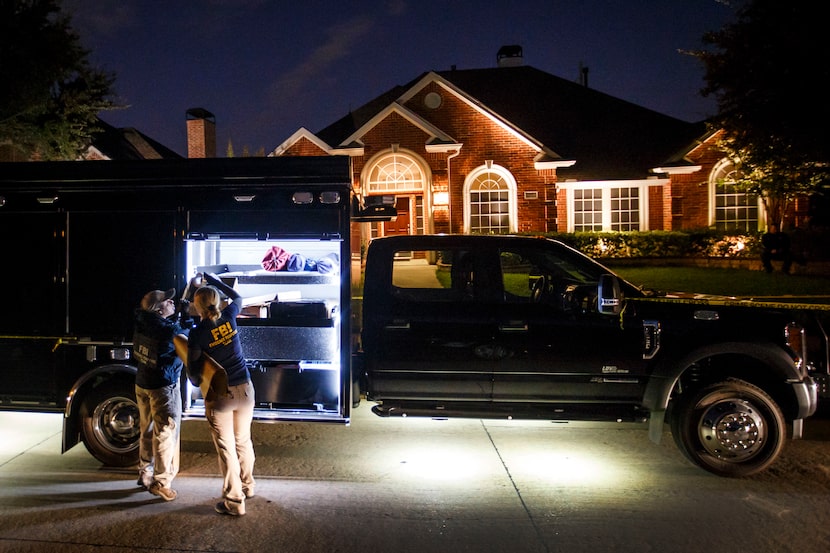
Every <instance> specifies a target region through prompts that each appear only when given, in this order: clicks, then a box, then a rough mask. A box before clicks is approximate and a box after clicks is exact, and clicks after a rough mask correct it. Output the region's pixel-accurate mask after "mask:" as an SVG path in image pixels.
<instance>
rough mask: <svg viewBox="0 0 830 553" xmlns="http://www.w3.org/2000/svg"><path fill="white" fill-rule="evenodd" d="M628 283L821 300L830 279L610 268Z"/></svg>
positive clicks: (829, 295) (829, 298)
mask: <svg viewBox="0 0 830 553" xmlns="http://www.w3.org/2000/svg"><path fill="white" fill-rule="evenodd" d="M610 268H612V269H614V270H615V271H616V272H617V274H619V275H620V276H622V277H623V278H625V279H626V280H628V281H629V282H631V283H633V284H636V285H638V286H643V287H645V288H652V289H655V290H662V291H677V292H700V293H704V294H722V295H727V296H795V297H803V296H825V298H824V301H822V303H828V302H830V278H828V277H821V276H814V275H785V274H783V273H780V272H775V273H772V274H767V273H765V272H764V271H749V270H744V269H707V268H699V267H617V268H614V267H610Z"/></svg>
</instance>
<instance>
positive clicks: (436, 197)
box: [432, 192, 450, 205]
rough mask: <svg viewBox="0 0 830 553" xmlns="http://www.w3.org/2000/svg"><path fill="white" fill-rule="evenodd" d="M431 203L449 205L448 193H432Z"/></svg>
mask: <svg viewBox="0 0 830 553" xmlns="http://www.w3.org/2000/svg"><path fill="white" fill-rule="evenodd" d="M432 205H450V193H449V192H436V193H435V194H433V195H432Z"/></svg>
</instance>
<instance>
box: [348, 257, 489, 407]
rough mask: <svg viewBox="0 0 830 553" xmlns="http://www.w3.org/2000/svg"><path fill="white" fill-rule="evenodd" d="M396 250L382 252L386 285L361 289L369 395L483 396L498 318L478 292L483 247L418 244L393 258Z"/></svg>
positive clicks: (414, 397)
mask: <svg viewBox="0 0 830 553" xmlns="http://www.w3.org/2000/svg"><path fill="white" fill-rule="evenodd" d="M397 254H398V252H393V253H391V254H390V255H391V256H392V257H390V258H389V259H388V261H389V263H388V266H389V268H390V269H391V274H390V275H389V278H390V279H391V287H390V285H389V284H388V283H387V284H384V285H382V286H379V287H377V288H375V289H371V290H366V296H367V298H366V300H365V301H371V302H373V305H372V306H368V307H367V308H366V309H364V325H365V327H364V335H363V336H364V347H365V348H366V351H367V363H369V364H370V366H369V377H370V379H371V385H370V387H371V390H372V394H373V398H374V399H387V400H392V399H410V400H435V401H490V399H491V396H492V386H493V384H492V378H493V368H494V364H495V362H496V361H495V357H494V355H493V352H492V350H491V349H490V348H489V344H490V342H491V341H492V338H491V337H492V335H493V333H494V332H495V331H496V329H497V319H496V317H495V315H494V313H493V310H492V309H491V306H490V305H489V303H488V301H486V298H485V296H486V294H485V288H486V287H487V283H488V278H487V274H486V267H485V258H486V255H485V253H484V252H482V251H477V250H475V249H471V248H469V247H465V246H459V247H450V248H446V249H441V250H438V249H432V250H429V249H421V250H418V251H414V252H413V256H412V258H411V259H408V260H402V259H396V260H395V261H392V259H393V258H394V257H398V256H397ZM376 262H377V264H376V267H377V266H378V265H381V264H382V262H381V261H380V260H379V259H376ZM370 296H371V297H370ZM380 304H383V306H380ZM367 312H368V313H370V314H371V315H370V317H373V319H371V320H367V318H366V313H367ZM375 317H377V318H375Z"/></svg>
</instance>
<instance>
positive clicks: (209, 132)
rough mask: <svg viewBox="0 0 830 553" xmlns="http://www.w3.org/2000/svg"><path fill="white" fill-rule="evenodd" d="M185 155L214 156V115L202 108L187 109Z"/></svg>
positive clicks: (190, 156)
mask: <svg viewBox="0 0 830 553" xmlns="http://www.w3.org/2000/svg"><path fill="white" fill-rule="evenodd" d="M187 157H189V158H193V157H201V158H204V157H216V117H214V115H213V114H212V113H211V112H209V111H208V110H206V109H204V108H190V109H189V110H187Z"/></svg>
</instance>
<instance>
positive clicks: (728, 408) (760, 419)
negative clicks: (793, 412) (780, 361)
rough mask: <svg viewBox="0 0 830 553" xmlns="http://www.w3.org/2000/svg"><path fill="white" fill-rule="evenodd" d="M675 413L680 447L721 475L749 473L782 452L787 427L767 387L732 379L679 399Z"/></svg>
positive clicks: (673, 420)
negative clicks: (765, 390)
mask: <svg viewBox="0 0 830 553" xmlns="http://www.w3.org/2000/svg"><path fill="white" fill-rule="evenodd" d="M676 407H677V408H676V409H674V414H673V415H672V417H671V431H672V437H673V438H674V441H675V443H676V444H677V447H678V448H679V449H680V451H681V452H683V454H684V455H685V456H686V457H687V458H688V459H689V460H690V461H691V462H692V463H694V464H696V465H697V466H699V467H701V468H703V469H705V470H707V471H709V472H711V473H713V474H717V475H719V476H732V477H741V476H749V475H751V474H755V473H757V472H760V471H762V470H764V469H766V468H767V467H769V466H770V465H771V464H772V463H773V461H775V459H776V458H777V457H778V454H779V453H781V449H782V448H783V447H784V439H785V438H786V433H787V430H786V426H785V422H784V416H783V415H782V413H781V409H780V408H779V407H778V405H777V404H776V403H775V401H774V400H773V399H772V398H771V397H770V396H769V395H768V394H767V393H766V392H764V391H763V390H761V389H760V388H758V387H757V386H753V385H752V384H749V383H748V382H744V381H742V380H737V379H729V380H726V381H724V382H718V383H716V384H712V385H710V386H707V387H705V388H702V389H701V390H699V391H697V392H695V393H691V394H689V397H684V398H681V399H680V402H679V404H678V405H677V406H676Z"/></svg>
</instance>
